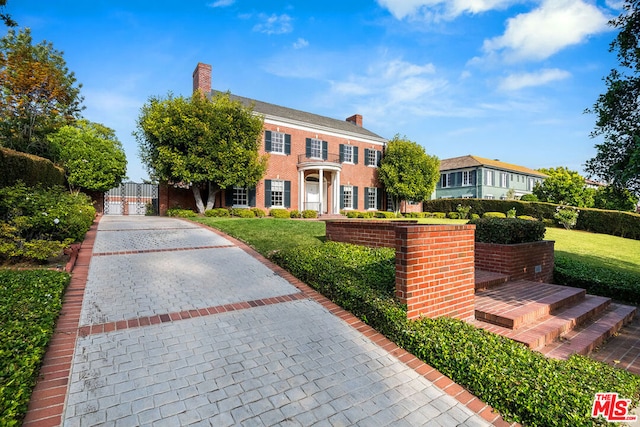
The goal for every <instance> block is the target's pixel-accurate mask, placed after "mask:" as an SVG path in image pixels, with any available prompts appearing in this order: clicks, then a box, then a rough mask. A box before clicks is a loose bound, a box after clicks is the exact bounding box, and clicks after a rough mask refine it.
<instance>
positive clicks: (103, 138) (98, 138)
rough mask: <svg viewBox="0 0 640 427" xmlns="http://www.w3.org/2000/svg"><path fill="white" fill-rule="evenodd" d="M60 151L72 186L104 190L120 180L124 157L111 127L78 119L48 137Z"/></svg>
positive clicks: (124, 172)
mask: <svg viewBox="0 0 640 427" xmlns="http://www.w3.org/2000/svg"><path fill="white" fill-rule="evenodd" d="M48 140H49V142H50V144H51V145H52V146H54V147H56V151H57V152H59V159H58V160H59V162H60V163H61V164H62V166H64V169H65V172H66V175H67V182H68V183H69V187H71V190H79V189H86V190H92V191H107V190H109V189H111V188H114V187H117V186H118V185H120V184H121V183H122V180H123V179H124V178H125V175H126V172H127V157H126V155H125V153H124V150H123V148H122V144H121V143H120V141H118V138H116V134H115V132H114V131H113V130H112V129H109V128H108V127H106V126H103V125H101V124H99V123H92V122H89V121H87V120H79V121H78V122H77V123H76V124H75V125H73V126H71V125H67V126H63V127H62V128H60V129H59V130H58V131H57V132H56V133H53V134H50V135H49V137H48Z"/></svg>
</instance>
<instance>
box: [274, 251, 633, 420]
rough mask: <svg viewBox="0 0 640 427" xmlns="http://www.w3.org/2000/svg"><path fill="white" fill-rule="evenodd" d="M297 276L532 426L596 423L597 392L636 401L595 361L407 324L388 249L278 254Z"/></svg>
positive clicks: (460, 328) (620, 374) (444, 327)
mask: <svg viewBox="0 0 640 427" xmlns="http://www.w3.org/2000/svg"><path fill="white" fill-rule="evenodd" d="M272 259H273V260H274V261H275V262H276V263H278V264H279V265H281V266H282V267H283V268H285V269H287V270H289V271H290V272H291V273H292V274H293V275H295V276H296V277H298V278H299V279H300V280H302V281H304V282H305V283H307V284H309V285H310V286H312V287H314V288H315V289H317V290H318V291H319V292H321V293H323V294H324V295H326V296H327V297H328V298H330V299H331V300H333V301H334V302H335V303H337V304H339V305H340V306H342V307H343V308H345V309H347V310H349V311H351V312H352V313H353V314H354V315H356V316H358V317H359V318H360V319H362V320H363V321H364V322H366V323H368V324H369V325H371V326H372V327H373V328H375V329H376V330H378V331H379V332H380V333H382V334H384V335H386V336H387V337H388V338H389V339H391V340H392V341H394V342H396V344H398V345H399V346H400V347H403V348H405V349H406V350H407V351H409V352H411V353H412V354H414V355H415V356H417V357H418V358H420V359H421V360H423V361H424V362H426V363H428V364H429V365H431V366H433V367H434V368H436V369H438V370H439V371H440V372H442V373H443V374H445V375H447V376H448V377H450V378H451V379H452V380H453V381H455V382H456V383H458V384H460V385H461V386H463V387H465V388H467V389H468V390H469V391H471V393H473V394H475V395H476V396H478V397H479V398H480V399H481V400H483V401H484V402H486V403H488V404H490V405H491V406H493V407H494V408H495V409H496V410H498V411H499V412H500V413H501V414H502V415H503V417H504V418H506V419H508V420H512V421H517V422H520V423H522V424H523V425H528V426H571V427H576V426H592V425H597V424H598V422H596V420H594V419H592V418H591V417H590V413H591V405H592V402H593V398H594V395H595V393H596V392H600V391H603V390H606V391H609V392H617V393H619V394H620V396H622V397H625V398H632V399H634V403H635V404H637V402H638V400H637V399H638V393H639V392H638V390H640V377H638V376H636V375H633V374H630V373H628V372H626V371H623V370H620V369H616V368H613V367H610V366H608V365H606V364H603V363H600V362H596V361H594V360H591V359H588V358H585V357H580V356H573V357H572V358H571V359H569V360H568V361H558V360H553V359H547V358H545V357H544V356H542V355H541V354H540V353H537V352H534V351H531V350H529V349H527V348H526V347H525V346H523V345H522V344H518V343H516V342H514V341H511V340H509V339H507V338H503V337H500V336H498V335H495V334H492V333H489V332H487V331H484V330H482V329H477V328H474V327H473V326H471V325H469V324H467V323H464V322H462V321H459V320H454V319H449V318H444V317H443V318H439V319H435V320H434V319H421V320H418V321H408V320H407V318H406V307H404V306H402V305H400V304H398V303H397V302H396V301H395V299H394V297H393V291H394V287H395V283H394V281H395V279H394V277H395V266H394V263H395V256H394V252H393V250H391V249H387V248H382V249H369V248H365V247H362V246H355V245H348V244H344V243H336V242H328V243H325V244H324V245H321V246H313V247H304V248H300V247H298V248H296V249H294V250H286V251H281V252H278V253H275V254H273V255H272Z"/></svg>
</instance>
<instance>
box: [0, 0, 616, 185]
mask: <svg viewBox="0 0 640 427" xmlns="http://www.w3.org/2000/svg"><path fill="white" fill-rule="evenodd" d="M621 3H622V2H620V1H614V0H607V1H605V0H597V1H596V0H368V1H367V0H341V1H336V0H323V1H321V2H320V1H318V2H316V1H309V0H291V1H279V0H273V1H257V0H183V1H180V2H176V1H166V0H164V1H162V0H155V1H147V0H109V1H106V0H91V1H87V0H56V1H44V0H8V2H7V6H6V10H5V11H6V12H7V13H9V14H11V15H12V17H13V18H14V20H16V21H17V22H18V24H19V25H20V27H29V28H31V31H32V36H33V39H34V43H37V42H40V41H42V40H47V41H49V42H51V43H53V45H54V47H55V48H56V49H57V50H60V51H63V52H64V58H65V60H66V62H67V66H68V68H69V69H70V70H71V71H73V72H74V73H75V75H76V78H77V79H78V82H80V83H82V85H83V87H82V94H83V96H84V98H85V99H84V105H85V106H86V109H85V110H84V111H83V115H84V116H85V117H86V118H87V119H89V120H91V121H95V122H99V123H102V124H104V125H106V126H108V127H110V128H112V129H114V130H115V131H116V134H117V136H118V138H119V140H120V141H121V142H122V143H123V145H124V147H125V150H126V153H127V159H128V162H129V167H128V176H129V178H130V179H131V180H134V181H139V180H140V179H143V178H146V170H145V168H144V166H143V165H141V163H140V160H139V158H138V154H137V142H136V140H135V138H134V137H133V136H132V135H131V133H132V132H133V131H134V130H135V122H136V118H137V117H138V115H139V110H140V107H141V106H142V105H143V104H144V103H145V102H146V101H147V99H148V97H149V96H152V95H155V96H166V95H167V94H168V93H169V92H172V93H173V94H175V95H185V96H189V95H190V94H191V87H192V81H191V75H192V72H193V70H194V68H195V66H196V64H197V63H198V62H204V63H208V64H211V65H212V66H213V73H212V74H213V76H212V78H213V88H214V89H218V90H222V91H226V90H229V91H231V92H232V93H234V94H237V95H241V96H246V97H249V98H254V99H258V100H261V101H265V102H270V103H274V104H279V105H283V106H287V107H291V108H296V109H300V110H303V111H308V112H312V113H316V114H321V115H325V116H328V117H333V118H337V119H345V118H346V117H349V116H351V115H353V114H356V113H357V114H361V115H362V116H363V117H364V126H365V127H366V128H368V129H370V130H372V131H373V132H376V133H378V134H379V135H381V136H383V137H386V138H392V137H393V136H394V135H395V134H400V135H401V136H406V137H407V138H408V139H410V140H412V141H416V142H418V143H420V144H422V145H423V146H424V147H425V149H426V151H427V152H428V153H429V154H433V155H436V156H438V157H439V158H441V159H443V158H448V157H456V156H461V155H465V154H474V155H477V156H481V157H487V158H491V159H499V160H502V161H505V162H509V163H516V164H520V165H523V166H528V167H531V168H541V167H555V166H567V167H569V168H571V169H573V170H578V171H582V169H583V164H584V163H585V161H586V160H588V159H589V158H591V157H593V156H594V155H595V148H594V144H595V143H596V142H599V140H594V139H591V138H590V137H589V133H590V132H591V131H592V129H593V126H594V122H595V116H594V115H592V114H584V110H585V109H586V108H589V107H591V106H592V105H593V103H594V102H595V100H596V98H597V96H598V95H599V94H600V93H602V92H604V90H605V86H604V82H603V80H602V79H603V77H604V76H606V75H607V74H608V73H609V71H610V69H611V68H613V67H615V66H616V58H615V55H614V54H613V53H609V52H608V46H609V43H610V42H611V41H612V39H613V38H614V37H615V35H616V33H615V31H613V30H612V29H611V28H610V27H609V26H608V25H607V21H608V20H609V19H610V18H612V17H614V16H617V15H618V14H619V13H620V7H621ZM1 31H2V33H0V35H4V33H5V32H6V30H4V29H2V30H1Z"/></svg>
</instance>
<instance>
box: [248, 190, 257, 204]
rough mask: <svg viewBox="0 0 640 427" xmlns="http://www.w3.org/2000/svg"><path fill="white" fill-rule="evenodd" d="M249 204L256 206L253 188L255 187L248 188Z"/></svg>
mask: <svg viewBox="0 0 640 427" xmlns="http://www.w3.org/2000/svg"><path fill="white" fill-rule="evenodd" d="M249 206H251V207H252V208H253V207H255V206H256V189H255V187H254V188H250V189H249Z"/></svg>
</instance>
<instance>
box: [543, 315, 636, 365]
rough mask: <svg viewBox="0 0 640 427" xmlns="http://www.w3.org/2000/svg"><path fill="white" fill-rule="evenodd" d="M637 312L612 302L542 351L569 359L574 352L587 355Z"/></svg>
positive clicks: (557, 357) (555, 356)
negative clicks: (596, 315) (597, 315)
mask: <svg viewBox="0 0 640 427" xmlns="http://www.w3.org/2000/svg"><path fill="white" fill-rule="evenodd" d="M635 314H636V307H632V306H628V305H623V304H613V303H612V304H610V305H609V307H608V308H607V310H605V312H604V313H602V315H601V316H599V317H598V318H595V319H591V320H590V321H589V322H586V323H585V324H583V325H581V326H580V327H578V328H576V329H573V330H571V331H569V332H567V333H566V334H564V335H563V336H562V337H561V338H560V339H559V340H557V341H556V342H553V343H551V344H548V345H546V346H545V347H543V348H542V349H541V350H540V351H541V353H543V354H545V355H546V356H548V357H553V358H555V359H568V358H569V356H571V355H572V354H574V353H577V354H582V355H587V354H589V353H591V352H592V351H593V350H594V349H595V348H596V347H598V346H600V345H601V344H602V343H603V342H604V341H605V340H606V339H607V338H609V337H611V336H613V335H615V334H616V333H617V332H618V331H619V330H620V329H621V328H622V327H623V326H624V325H625V324H627V323H629V322H631V320H632V319H633V317H634V316H635Z"/></svg>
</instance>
